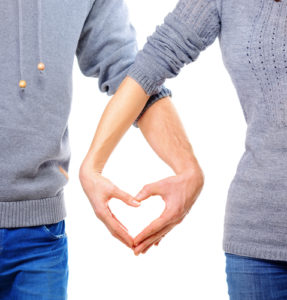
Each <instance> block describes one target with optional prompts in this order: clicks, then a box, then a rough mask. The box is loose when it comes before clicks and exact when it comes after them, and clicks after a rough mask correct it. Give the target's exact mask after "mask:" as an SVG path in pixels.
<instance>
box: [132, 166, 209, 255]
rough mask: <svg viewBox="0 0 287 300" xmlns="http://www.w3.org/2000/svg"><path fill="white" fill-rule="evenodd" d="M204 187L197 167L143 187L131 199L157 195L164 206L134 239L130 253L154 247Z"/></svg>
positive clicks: (186, 212) (183, 215) (185, 213)
mask: <svg viewBox="0 0 287 300" xmlns="http://www.w3.org/2000/svg"><path fill="white" fill-rule="evenodd" d="M203 184H204V174H203V172H202V170H201V168H200V167H199V165H198V164H196V165H194V167H193V168H191V169H189V170H187V171H185V172H183V173H181V174H177V175H176V176H171V177H168V178H166V179H163V180H160V181H157V182H155V183H151V184H147V185H145V186H144V187H143V189H142V190H141V191H140V192H139V193H138V195H137V196H136V197H135V198H136V199H137V200H139V201H142V200H145V199H147V198H149V197H150V196H153V195H160V196H161V197H162V199H163V200H164V201H165V203H166V206H165V209H164V211H163V213H162V214H161V215H160V216H159V218H157V219H156V220H154V221H153V222H152V223H151V224H150V225H149V226H147V227H146V228H145V229H144V230H143V231H142V232H141V233H139V234H138V235H137V236H136V237H135V238H134V245H135V248H134V254H135V255H139V254H140V253H146V251H147V250H148V249H149V248H150V247H151V246H152V245H153V244H155V245H158V243H159V242H160V240H161V239H162V237H163V236H165V235H166V234H167V233H168V232H169V231H170V230H171V229H172V228H173V227H174V226H175V225H177V224H179V223H181V221H182V220H183V219H184V217H185V216H186V215H187V214H188V212H189V211H190V209H191V207H192V205H193V204H194V202H195V200H196V199H197V198H198V196H199V194H200V192H201V190H202V187H203Z"/></svg>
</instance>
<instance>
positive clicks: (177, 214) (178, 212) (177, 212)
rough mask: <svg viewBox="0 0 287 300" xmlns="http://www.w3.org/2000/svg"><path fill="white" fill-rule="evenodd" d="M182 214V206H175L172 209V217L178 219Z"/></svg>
mask: <svg viewBox="0 0 287 300" xmlns="http://www.w3.org/2000/svg"><path fill="white" fill-rule="evenodd" d="M183 214H184V208H183V206H177V207H176V208H175V209H174V212H173V217H174V219H178V218H181V216H183Z"/></svg>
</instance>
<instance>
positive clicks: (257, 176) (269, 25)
mask: <svg viewBox="0 0 287 300" xmlns="http://www.w3.org/2000/svg"><path fill="white" fill-rule="evenodd" d="M217 37H218V40H219V45H220V49H221V53H222V60H223V63H224V66H225V67H226V69H227V71H228V73H229V74H230V76H231V79H232V82H233V84H234V87H235V88H236V91H237V94H238V98H239V101H240V104H241V107H242V111H243V114H244V117H245V120H246V123H247V132H246V141H245V151H244V153H243V155H242V158H241V159H240V161H239V163H238V167H237V170H236V172H235V175H234V178H233V179H232V182H231V184H230V187H229V190H228V197H227V203H226V211H225V220H224V237H223V250H224V251H226V252H229V253H233V254H238V255H244V256H251V257H256V258H264V259H272V260H284V261H287V238H286V237H287V57H286V51H287V47H286V45H287V1H284V0H282V1H281V2H276V1H274V0H228V1H227V0H226V1H225V0H180V1H179V2H178V4H177V5H176V7H175V9H174V10H173V11H172V12H171V13H170V14H168V15H167V17H166V18H165V20H164V23H163V24H162V25H160V26H158V27H157V29H156V31H155V32H154V33H153V34H152V35H151V36H150V37H149V38H148V41H147V43H146V44H145V46H144V48H143V50H141V51H140V52H139V53H138V55H137V58H136V61H135V63H134V64H133V65H132V67H131V68H130V70H129V76H131V77H133V78H134V79H135V80H137V81H138V82H139V83H140V84H141V86H142V87H143V88H144V89H145V90H146V92H147V93H149V94H153V93H154V92H156V91H157V89H158V87H159V86H160V85H162V84H163V83H164V81H165V79H166V78H171V77H175V76H176V75H177V74H178V73H179V71H180V69H181V68H182V67H183V66H184V65H185V64H188V63H191V62H194V61H195V60H196V59H197V57H198V56H199V53H200V52H201V51H203V50H204V49H206V47H208V46H209V45H211V44H212V43H213V42H214V41H215V40H216V38H217ZM219 59H220V58H219ZM206 86H207V87H208V82H206ZM191 88H192V84H191ZM186 91H188V89H187V90H186ZM222 92H223V93H224V91H222ZM199 130H200V129H199Z"/></svg>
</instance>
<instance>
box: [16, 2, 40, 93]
mask: <svg viewBox="0 0 287 300" xmlns="http://www.w3.org/2000/svg"><path fill="white" fill-rule="evenodd" d="M36 1H37V27H38V34H37V39H38V58H39V63H38V66H37V68H38V70H39V71H40V74H42V72H43V71H44V70H45V65H44V63H43V62H42V23H41V19H42V15H41V13H42V2H41V1H42V0H36ZM18 13H19V22H18V26H19V68H20V81H19V87H20V88H21V89H22V90H23V91H24V89H25V88H26V86H27V82H26V81H25V80H24V79H23V53H22V51H23V45H22V40H23V14H22V0H18Z"/></svg>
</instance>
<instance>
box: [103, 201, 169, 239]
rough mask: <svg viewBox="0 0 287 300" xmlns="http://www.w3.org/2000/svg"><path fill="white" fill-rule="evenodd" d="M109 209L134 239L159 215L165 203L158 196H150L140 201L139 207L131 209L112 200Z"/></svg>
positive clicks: (122, 203) (131, 207)
mask: <svg viewBox="0 0 287 300" xmlns="http://www.w3.org/2000/svg"><path fill="white" fill-rule="evenodd" d="M109 207H110V209H111V211H112V212H113V214H114V215H115V216H116V217H117V219H118V220H119V221H120V222H121V223H122V224H123V225H124V226H125V227H126V228H127V229H128V232H129V234H130V235H131V236H132V237H135V236H136V235H138V234H139V233H140V232H141V231H142V230H143V229H144V228H145V227H147V226H148V225H149V224H150V223H151V222H152V221H153V220H155V219H157V218H158V217H159V216H160V215H161V213H162V212H163V210H164V208H165V202H164V201H163V200H162V198H161V197H160V196H151V197H149V198H148V199H146V200H142V201H141V205H140V206H139V207H133V206H129V205H127V204H126V203H124V202H123V201H121V200H118V199H115V198H113V199H111V200H110V201H109Z"/></svg>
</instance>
